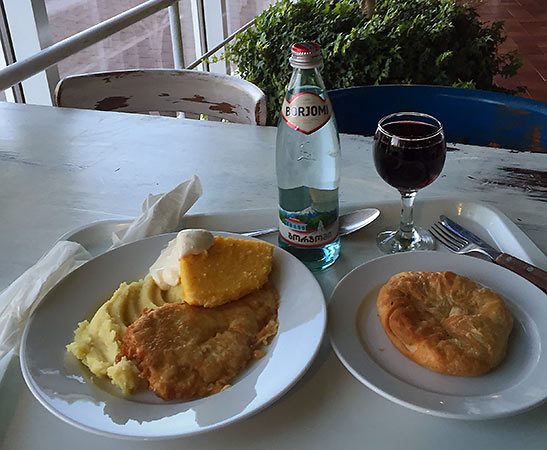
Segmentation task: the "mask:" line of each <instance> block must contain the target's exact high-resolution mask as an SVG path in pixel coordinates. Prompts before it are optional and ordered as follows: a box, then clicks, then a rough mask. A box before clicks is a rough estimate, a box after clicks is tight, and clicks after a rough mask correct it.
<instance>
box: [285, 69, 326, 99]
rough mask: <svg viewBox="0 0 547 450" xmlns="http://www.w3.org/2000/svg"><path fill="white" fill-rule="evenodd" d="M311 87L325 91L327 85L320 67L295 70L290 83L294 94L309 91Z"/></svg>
mask: <svg viewBox="0 0 547 450" xmlns="http://www.w3.org/2000/svg"><path fill="white" fill-rule="evenodd" d="M309 87H315V88H319V90H321V91H325V84H324V83H323V79H322V78H321V73H320V71H319V67H314V68H313V69H299V68H296V67H295V68H294V69H293V72H292V76H291V80H290V82H289V90H290V91H291V92H292V93H293V94H297V93H299V92H301V91H306V90H308V88H309Z"/></svg>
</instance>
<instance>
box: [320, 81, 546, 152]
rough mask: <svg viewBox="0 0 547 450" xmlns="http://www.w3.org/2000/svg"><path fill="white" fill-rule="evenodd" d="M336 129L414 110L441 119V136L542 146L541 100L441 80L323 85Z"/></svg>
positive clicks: (366, 126) (370, 126) (359, 127)
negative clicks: (429, 83) (436, 82)
mask: <svg viewBox="0 0 547 450" xmlns="http://www.w3.org/2000/svg"><path fill="white" fill-rule="evenodd" d="M329 98H330V100H331V102H332V105H333V109H334V113H335V116H336V121H337V123H338V128H339V131H340V132H341V133H350V134H362V135H373V134H374V132H375V130H376V124H377V123H378V121H379V120H380V119H381V118H382V117H384V116H386V115H388V114H391V113H394V112H400V111H417V112H423V113H427V114H430V115H432V116H434V117H436V118H437V119H439V120H440V121H441V123H442V124H443V128H444V131H445V136H446V140H447V142H455V143H464V144H474V145H481V146H491V147H502V148H508V149H514V150H520V151H530V152H547V104H546V103H543V102H538V101H535V100H530V99H526V98H522V97H516V96H512V95H507V94H500V93H496V92H488V91H481V90H475V89H460V88H453V87H445V86H423V85H384V86H359V87H353V88H347V89H337V90H332V91H329Z"/></svg>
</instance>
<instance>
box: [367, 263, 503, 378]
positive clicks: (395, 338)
mask: <svg viewBox="0 0 547 450" xmlns="http://www.w3.org/2000/svg"><path fill="white" fill-rule="evenodd" d="M376 306H377V310H378V315H379V317H380V321H381V322H382V326H383V327H384V330H385V332H386V334H387V336H388V337H389V339H390V341H391V342H392V343H393V345H394V346H395V347H396V348H397V349H398V350H399V351H400V352H401V353H403V354H404V355H405V356H407V357H408V358H410V359H411V360H413V361H414V362H416V363H418V364H420V365H422V366H424V367H427V368H428V369H431V370H434V371H436V372H440V373H444V374H451V375H464V376H474V375H483V374H485V373H487V372H488V371H490V370H491V369H492V368H494V367H496V366H497V365H498V364H499V363H500V362H501V361H502V360H503V358H504V357H505V354H506V350H507V341H508V338H509V334H510V332H511V329H512V326H513V319H512V317H511V314H510V313H509V311H508V310H507V308H506V307H505V304H504V302H503V299H502V298H501V297H500V296H499V295H498V294H497V293H495V292H493V291H491V290H489V289H486V288H485V287H483V286H481V285H479V284H477V283H475V282H474V281H471V280H470V279H468V278H466V277H463V276H460V275H456V274H455V273H452V272H402V273H399V274H397V275H394V276H393V277H391V279H390V280H389V281H388V282H387V283H386V284H385V285H384V286H383V287H382V288H381V290H380V293H379V295H378V299H377V302H376Z"/></svg>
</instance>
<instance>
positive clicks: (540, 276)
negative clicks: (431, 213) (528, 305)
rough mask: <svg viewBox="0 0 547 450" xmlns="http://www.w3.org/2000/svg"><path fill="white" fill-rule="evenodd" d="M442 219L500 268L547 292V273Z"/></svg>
mask: <svg viewBox="0 0 547 450" xmlns="http://www.w3.org/2000/svg"><path fill="white" fill-rule="evenodd" d="M440 218H441V222H442V224H443V225H444V226H445V227H446V228H448V229H449V230H450V231H452V232H453V233H454V234H456V235H458V236H460V237H462V238H463V239H465V240H467V241H469V242H472V243H473V244H475V245H477V246H478V247H480V248H481V249H482V250H483V251H484V253H485V254H487V255H488V256H489V257H490V259H492V261H494V262H495V263H496V264H499V265H500V266H502V267H505V268H506V269H509V270H511V271H512V272H515V273H516V274H518V275H520V276H521V277H523V278H526V279H527V280H528V281H530V282H531V283H533V284H535V285H536V286H538V287H539V288H541V289H543V291H544V292H547V272H545V271H544V270H541V269H540V268H539V267H536V266H533V265H532V264H528V263H527V262H525V261H523V260H521V259H519V258H517V257H516V256H513V255H510V254H509V253H504V252H500V251H499V250H497V249H495V248H494V247H492V246H491V245H489V244H487V243H486V242H484V241H483V240H482V239H481V238H480V237H478V236H477V235H475V234H473V233H471V231H469V230H468V229H466V228H464V227H462V226H461V225H459V224H457V223H456V222H454V221H453V220H450V219H449V218H448V217H446V216H441V217H440Z"/></svg>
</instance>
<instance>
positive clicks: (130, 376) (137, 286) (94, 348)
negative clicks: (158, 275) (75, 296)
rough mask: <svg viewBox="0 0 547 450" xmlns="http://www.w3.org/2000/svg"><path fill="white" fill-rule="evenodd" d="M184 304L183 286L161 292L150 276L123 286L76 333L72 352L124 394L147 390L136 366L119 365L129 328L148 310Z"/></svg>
mask: <svg viewBox="0 0 547 450" xmlns="http://www.w3.org/2000/svg"><path fill="white" fill-rule="evenodd" d="M182 301H183V296H182V289H181V286H180V284H178V285H177V286H172V287H169V288H168V289H167V290H161V289H160V288H159V287H158V285H157V284H156V283H155V282H154V280H153V279H152V277H151V276H147V277H146V278H145V279H144V280H140V281H136V282H133V283H130V284H127V283H122V284H121V285H120V287H119V288H118V289H117V290H116V292H114V294H113V295H112V298H111V299H110V300H108V301H107V302H106V303H104V304H103V305H102V306H101V307H100V308H99V310H98V311H97V312H96V313H95V315H94V316H93V318H92V319H91V321H87V320H84V321H83V322H80V323H79V324H78V329H77V330H76V331H75V332H74V342H72V343H71V344H69V345H68V346H67V349H68V351H69V352H71V353H72V354H74V356H76V357H77V358H78V359H79V360H80V361H82V362H83V363H84V364H85V365H86V366H87V367H88V368H89V370H90V371H91V372H92V373H94V374H95V375H97V376H99V377H108V378H110V379H111V380H112V383H113V384H115V385H116V386H118V387H119V388H120V389H121V390H122V391H123V392H124V394H131V393H134V392H136V391H138V390H140V389H143V388H146V381H145V380H144V379H142V378H141V377H140V376H139V370H138V368H137V366H136V365H135V364H134V363H133V362H132V361H128V360H127V359H126V358H125V357H124V358H122V359H121V360H120V361H119V362H116V356H117V355H118V353H119V352H120V349H121V342H122V338H123V335H124V334H125V331H126V329H127V327H128V326H129V325H130V324H131V323H133V322H134V321H135V320H136V319H137V318H138V317H139V316H140V314H141V312H142V311H143V310H144V309H145V308H150V309H154V308H158V307H160V306H162V305H164V304H166V303H179V302H182Z"/></svg>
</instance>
